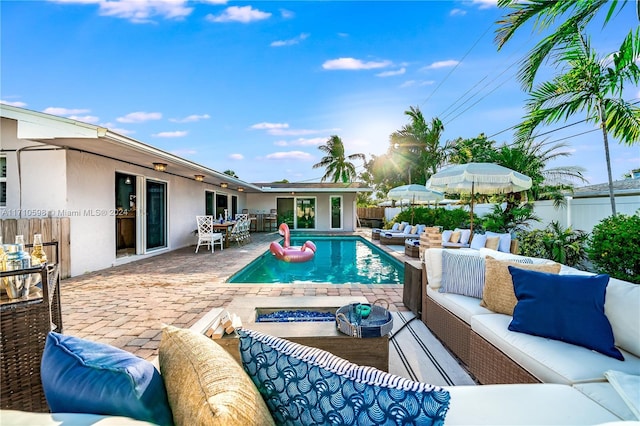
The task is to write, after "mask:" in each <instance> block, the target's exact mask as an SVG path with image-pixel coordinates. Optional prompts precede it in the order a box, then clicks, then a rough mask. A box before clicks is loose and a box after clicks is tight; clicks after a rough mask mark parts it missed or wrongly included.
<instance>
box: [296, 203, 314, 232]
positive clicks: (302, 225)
mask: <svg viewBox="0 0 640 426" xmlns="http://www.w3.org/2000/svg"><path fill="white" fill-rule="evenodd" d="M315 227H316V199H315V198H296V229H315Z"/></svg>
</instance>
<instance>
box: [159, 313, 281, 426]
mask: <svg viewBox="0 0 640 426" xmlns="http://www.w3.org/2000/svg"><path fill="white" fill-rule="evenodd" d="M158 360H159V363H160V371H161V372H162V376H163V378H164V381H165V384H166V387H167V394H168V396H169V402H170V404H171V408H172V409H173V418H174V421H175V423H176V424H177V425H205V424H206V425H225V426H226V425H237V426H250V425H256V426H257V425H272V424H273V419H272V417H271V414H270V413H269V410H268V409H267V406H266V405H265V403H264V401H263V400H262V397H261V396H260V393H259V392H258V390H257V389H256V387H255V385H254V384H253V383H252V382H251V379H249V377H248V376H247V375H246V374H245V373H244V371H243V370H242V367H240V365H238V363H237V362H236V361H235V360H234V359H233V358H232V357H231V355H229V354H228V353H227V351H225V350H224V349H223V348H222V347H221V346H220V345H218V344H217V343H215V342H214V341H213V340H211V339H209V338H208V337H206V336H205V335H203V334H199V333H196V332H195V331H192V330H186V329H181V328H176V327H173V326H168V325H167V326H164V327H163V328H162V339H161V341H160V349H159V359H158Z"/></svg>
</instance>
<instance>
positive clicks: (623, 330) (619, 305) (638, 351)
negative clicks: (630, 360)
mask: <svg viewBox="0 0 640 426" xmlns="http://www.w3.org/2000/svg"><path fill="white" fill-rule="evenodd" d="M604 313H605V315H606V316H607V318H608V319H609V322H610V323H611V328H612V329H613V337H614V339H615V344H616V346H618V347H620V348H622V349H624V350H625V351H627V352H631V353H632V354H634V355H635V356H637V357H640V338H638V336H640V285H638V284H631V283H630V282H627V281H622V280H619V279H617V278H610V279H609V285H608V286H607V292H606V296H605V300H604Z"/></svg>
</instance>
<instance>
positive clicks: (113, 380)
mask: <svg viewBox="0 0 640 426" xmlns="http://www.w3.org/2000/svg"><path fill="white" fill-rule="evenodd" d="M42 365H43V368H42V369H41V379H42V387H43V389H44V394H45V397H46V398H47V403H48V404H49V407H50V408H51V411H52V412H54V413H55V412H61V413H63V412H67V413H92V414H106V415H113V416H123V417H131V418H133V419H136V420H141V421H146V422H151V423H155V424H159V425H170V424H173V419H172V416H171V408H170V407H169V401H168V400H167V393H166V390H165V385H164V383H163V380H162V377H160V373H158V370H156V368H155V367H154V366H153V364H151V363H150V362H149V361H146V360H144V359H142V358H139V357H137V356H135V355H133V354H132V353H130V352H127V351H124V350H122V349H118V348H116V347H113V346H111V345H107V344H104V343H98V342H92V341H89V340H85V339H81V338H79V337H74V336H70V335H63V334H59V333H55V332H50V333H49V334H48V335H47V339H46V343H45V347H44V352H43V354H42Z"/></svg>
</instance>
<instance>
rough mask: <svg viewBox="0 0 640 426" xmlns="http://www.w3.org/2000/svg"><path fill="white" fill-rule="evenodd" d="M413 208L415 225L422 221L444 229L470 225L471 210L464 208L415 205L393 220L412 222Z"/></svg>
mask: <svg viewBox="0 0 640 426" xmlns="http://www.w3.org/2000/svg"><path fill="white" fill-rule="evenodd" d="M412 210H413V224H414V225H415V224H418V223H421V224H424V225H427V226H442V229H454V228H468V227H469V212H467V211H465V210H463V209H453V210H446V209H443V208H435V209H432V208H428V207H413V208H409V209H407V210H404V211H402V212H400V213H398V214H397V215H396V217H394V218H393V221H394V222H402V221H405V222H409V223H411V212H412ZM475 220H476V219H475V216H474V221H475Z"/></svg>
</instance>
